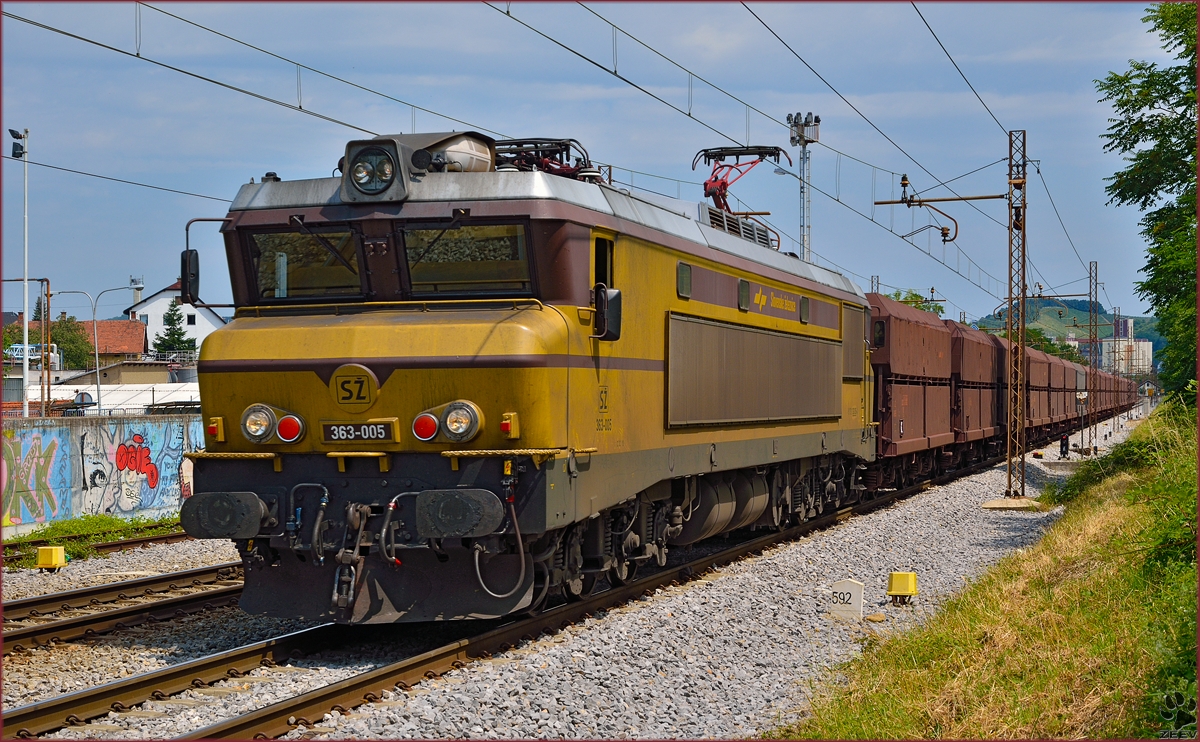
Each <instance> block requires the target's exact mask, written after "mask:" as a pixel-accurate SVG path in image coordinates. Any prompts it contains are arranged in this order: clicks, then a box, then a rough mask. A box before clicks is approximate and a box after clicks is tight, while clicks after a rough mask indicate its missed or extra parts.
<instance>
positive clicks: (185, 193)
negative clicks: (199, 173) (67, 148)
mask: <svg viewBox="0 0 1200 742" xmlns="http://www.w3.org/2000/svg"><path fill="white" fill-rule="evenodd" d="M0 157H3V158H4V159H6V160H12V161H13V162H23V159H22V158H19V157H9V156H8V155H0ZM29 164H30V165H37V166H38V167H44V168H49V169H51V170H61V171H62V172H64V173H74V174H75V175H86V176H88V177H89V178H99V179H101V180H111V181H113V182H114V183H124V184H125V185H131V186H138V187H140V188H152V189H154V190H156V191H166V192H167V193H178V194H179V195H181V196H192V197H193V198H207V199H209V200H210V201H222V202H224V203H227V204H228V203H233V201H231V200H230V199H228V198H217V197H216V196H205V195H204V194H203V193H192V192H190V191H180V190H178V189H175V188H166V187H164V186H156V185H151V184H149V183H139V182H137V181H136V180H125V179H124V178H114V177H112V176H109V175H98V174H96V173H88V172H84V171H83V170H72V169H71V168H69V167H59V166H58V165H47V164H46V163H44V162H34V161H33V160H30V161H29Z"/></svg>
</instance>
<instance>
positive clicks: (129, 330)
mask: <svg viewBox="0 0 1200 742" xmlns="http://www.w3.org/2000/svg"><path fill="white" fill-rule="evenodd" d="M79 324H81V325H83V331H84V332H85V333H87V338H88V340H93V339H94V342H95V343H96V350H97V351H99V353H100V366H101V367H103V366H109V365H111V364H114V363H120V362H121V361H125V360H130V361H134V360H136V361H140V360H141V359H142V355H143V354H144V353H145V352H146V351H147V350H148V347H149V346H148V344H147V339H146V326H145V325H143V324H142V323H141V322H133V321H130V320H127V319H102V320H98V321H97V322H96V327H95V329H93V328H92V321H91V320H87V321H85V322H80V323H79ZM30 326H32V323H30Z"/></svg>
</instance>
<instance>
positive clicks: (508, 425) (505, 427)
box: [500, 420, 512, 433]
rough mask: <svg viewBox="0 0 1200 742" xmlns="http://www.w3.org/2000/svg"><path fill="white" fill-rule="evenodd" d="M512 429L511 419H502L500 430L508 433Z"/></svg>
mask: <svg viewBox="0 0 1200 742" xmlns="http://www.w3.org/2000/svg"><path fill="white" fill-rule="evenodd" d="M511 430H512V423H511V422H510V421H508V420H501V421H500V432H501V433H508V432H509V431H511Z"/></svg>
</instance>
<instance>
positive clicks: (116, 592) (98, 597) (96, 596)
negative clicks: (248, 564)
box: [3, 562, 242, 621]
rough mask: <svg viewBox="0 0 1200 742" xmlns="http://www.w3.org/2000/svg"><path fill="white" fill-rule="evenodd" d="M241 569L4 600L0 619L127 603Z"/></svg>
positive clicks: (217, 567) (228, 566) (232, 565)
mask: <svg viewBox="0 0 1200 742" xmlns="http://www.w3.org/2000/svg"><path fill="white" fill-rule="evenodd" d="M241 569H242V563H241V562H225V563H223V564H214V565H212V566H209V567H198V568H196V569H189V570H185V571H183V572H169V573H167V574H161V575H152V576H150V577H140V578H138V579H136V580H123V581H121V582H108V583H104V584H101V585H92V586H90V587H83V588H79V589H78V590H68V591H67V592H61V593H47V594H45V595H34V596H32V597H29V598H21V599H19V600H9V601H5V603H4V604H3V611H4V620H5V621H18V620H21V619H24V618H29V617H35V618H36V617H38V616H42V615H45V614H47V613H54V612H56V611H61V610H70V609H72V608H92V607H95V606H97V605H101V604H104V603H111V602H113V601H116V600H128V599H130V598H137V597H141V596H143V595H153V594H155V593H161V592H167V591H170V590H179V589H182V588H187V587H194V586H197V585H205V584H210V583H213V582H218V581H220V580H227V579H233V578H234V576H235V575H237V574H239V573H240V572H241Z"/></svg>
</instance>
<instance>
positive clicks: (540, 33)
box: [484, 2, 1000, 296]
mask: <svg viewBox="0 0 1200 742" xmlns="http://www.w3.org/2000/svg"><path fill="white" fill-rule="evenodd" d="M484 4H485V5H487V6H488V7H490V8H492V9H493V10H495V11H497V12H498V13H501V14H503V15H505V16H506V17H508V18H510V19H512V20H513V21H514V22H516V23H518V24H520V25H521V26H523V27H525V28H526V29H528V30H530V31H532V32H534V33H535V34H537V35H538V36H541V37H542V38H544V39H546V40H547V41H549V42H551V43H553V44H554V45H555V46H558V47H560V48H562V49H564V50H566V51H568V52H570V53H571V54H573V55H575V56H577V57H579V58H580V59H583V60H585V61H587V62H588V63H590V64H591V65H593V66H594V67H596V68H597V69H600V70H603V71H605V72H606V73H608V74H610V75H613V76H614V77H617V78H618V79H620V80H621V81H622V82H625V83H626V84H628V85H630V86H631V87H634V88H636V89H637V90H640V91H642V92H644V93H646V94H647V95H649V96H650V97H652V98H654V99H655V100H657V101H659V102H661V103H663V104H664V105H666V106H667V107H669V108H671V109H673V110H675V111H677V112H679V113H681V114H683V115H685V116H687V117H688V118H689V119H691V120H692V121H695V122H696V123H698V124H700V125H701V126H703V127H705V128H706V129H709V130H710V131H713V132H715V133H717V134H718V135H720V136H722V137H724V138H725V139H727V140H729V141H730V142H733V143H734V144H739V142H738V140H737V139H736V138H735V137H733V136H731V135H729V134H726V133H725V132H722V131H720V130H719V129H717V128H716V127H714V126H712V125H710V124H708V123H706V122H704V121H702V120H701V119H699V118H697V117H696V116H695V115H693V114H690V113H688V112H687V111H684V110H683V109H681V108H679V107H678V106H675V105H674V104H672V103H670V102H668V101H666V100H664V99H663V98H662V97H661V96H658V95H656V94H654V93H652V92H650V91H648V90H646V89H645V88H644V87H642V86H640V85H638V84H636V83H634V82H633V81H631V80H629V79H628V78H626V77H624V76H622V75H618V74H616V73H615V72H613V71H612V70H610V69H608V68H607V67H605V66H604V64H603V63H601V62H599V61H597V60H594V59H592V58H590V57H588V56H587V55H585V54H583V53H582V52H579V51H578V50H576V49H573V48H572V47H570V46H568V45H567V44H564V43H563V42H561V41H559V40H557V39H555V38H553V37H552V36H550V35H549V34H546V33H544V32H543V31H541V30H539V29H537V28H535V27H533V26H532V25H530V24H529V23H526V22H525V21H522V20H521V19H519V18H517V17H516V16H513V15H512V14H511V8H510V9H509V10H508V11H506V10H504V9H501V8H498V7H496V6H494V5H491V4H490V3H487V2H485V3H484ZM744 5H745V4H744V3H743V6H744ZM747 10H749V8H748V7H747ZM750 12H751V13H752V14H753V11H750ZM755 17H756V18H757V16H755ZM760 22H761V19H760ZM764 25H765V24H764ZM768 29H769V27H768ZM772 33H774V32H773V31H772ZM631 38H632V37H631ZM781 41H782V39H781ZM784 44H785V46H786V42H784ZM788 48H789V50H790V49H791V47H788ZM792 53H793V54H795V52H794V51H793V52H792ZM797 57H798V58H799V55H797ZM801 61H803V60H802V59H801ZM805 64H806V65H807V63H805ZM810 69H811V68H810ZM814 72H815V71H814ZM818 77H819V75H818ZM822 81H824V79H823V78H822ZM826 84H827V85H828V83H826ZM830 88H831V89H833V88H832V86H830ZM834 92H835V93H837V90H836V89H834ZM838 95H839V96H841V93H838ZM842 97H843V100H845V98H844V96H842ZM847 103H849V101H847ZM851 107H852V108H853V105H852V104H851ZM855 110H856V111H857V109H855ZM860 115H862V114H861V112H860ZM864 119H865V117H864ZM868 123H871V122H870V121H869V120H868ZM872 126H874V124H872ZM875 128H876V130H878V127H875ZM880 133H881V134H883V132H882V131H880ZM884 137H885V138H887V135H886V134H884ZM888 141H892V140H891V139H890V138H888ZM892 143H893V145H895V142H892ZM895 146H896V147H897V149H900V151H901V152H903V153H904V154H905V156H907V157H908V158H909V159H910V160H912V161H913V162H914V163H915V164H917V166H918V167H921V169H922V170H925V172H926V173H928V174H929V175H930V177H932V178H935V179H936V178H937V176H935V175H933V173H930V172H929V171H928V170H927V169H926V168H925V167H924V166H922V165H921V164H920V163H919V162H918V161H917V160H915V159H914V158H912V156H911V155H908V153H907V152H905V151H904V150H903V148H901V147H899V145H895ZM881 169H885V168H881ZM885 170H886V169H885ZM888 172H891V171H890V170H889V171H888ZM806 182H807V181H806ZM810 185H811V183H810ZM813 190H816V191H817V192H818V193H821V194H822V195H824V196H826V197H828V198H831V199H833V200H835V201H838V203H842V204H843V205H844V206H847V208H850V209H851V210H852V211H854V212H855V213H856V214H858V215H859V216H862V217H863V218H865V219H867V220H868V221H871V222H872V223H874V224H877V226H880V227H882V228H883V229H886V230H887V231H889V232H890V231H892V230H890V229H888V228H887V227H883V225H879V224H878V223H877V222H875V221H874V220H873V219H871V218H870V217H869V216H867V215H865V214H863V213H862V212H861V211H858V210H857V209H854V208H853V207H850V206H849V205H847V204H844V203H843V202H841V201H840V199H838V198H836V197H834V196H831V195H830V194H828V193H827V192H825V191H823V190H821V189H818V188H816V187H815V186H814V187H813ZM947 190H949V191H950V192H951V193H954V190H953V189H951V188H949V187H947ZM955 195H958V194H957V193H955ZM968 203H969V202H968ZM972 207H973V208H975V209H976V210H977V211H979V209H978V207H974V205H973V204H972ZM980 213H981V214H984V216H986V217H987V218H989V219H991V220H992V221H994V222H996V223H997V224H1000V222H998V221H996V219H994V218H993V217H992V216H990V215H988V214H986V213H985V212H983V211H980ZM892 233H893V234H896V233H895V232H892ZM897 236H899V235H897ZM905 241H906V242H908V240H905ZM909 244H910V245H913V246H914V247H916V245H915V244H913V243H911V242H909ZM917 249H920V248H917ZM956 249H958V251H959V253H960V254H961V255H963V256H964V257H966V258H967V260H968V261H969V262H970V264H971V265H973V266H974V267H975V268H976V269H977V270H978V271H979V272H980V273H981V274H982V275H986V276H988V278H990V279H992V280H993V281H995V282H996V283H997V285H998V284H999V279H997V278H996V277H995V276H993V275H991V274H990V273H988V272H987V271H986V270H984V269H983V267H982V266H980V265H979V263H978V262H976V261H975V260H974V259H973V258H971V257H970V255H968V254H967V253H966V251H965V250H963V249H962V248H961V247H958V246H956ZM922 252H925V253H926V254H927V255H930V256H931V257H933V256H932V255H931V253H929V252H926V251H924V250H922ZM935 259H936V258H935ZM938 262H940V263H942V265H944V266H946V267H947V268H950V269H951V270H952V271H954V272H955V273H958V275H962V274H961V273H959V272H958V271H957V270H955V269H954V268H953V267H952V266H950V265H949V263H946V262H945V261H941V260H939V261H938ZM964 277H966V278H967V280H968V281H971V282H972V283H974V284H975V285H976V286H978V287H979V288H981V289H983V290H984V291H985V292H987V293H988V294H989V295H991V296H997V294H996V293H995V292H994V291H992V290H991V289H988V288H986V287H984V286H983V285H981V284H980V283H976V282H975V281H972V280H971V278H970V277H969V276H964Z"/></svg>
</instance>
